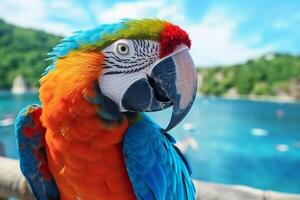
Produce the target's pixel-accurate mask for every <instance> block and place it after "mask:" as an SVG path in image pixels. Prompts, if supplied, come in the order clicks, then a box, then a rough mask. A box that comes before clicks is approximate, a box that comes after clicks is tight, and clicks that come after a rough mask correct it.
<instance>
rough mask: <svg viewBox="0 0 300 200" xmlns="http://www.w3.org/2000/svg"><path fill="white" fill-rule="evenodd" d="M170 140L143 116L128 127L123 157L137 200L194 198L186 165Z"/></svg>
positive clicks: (171, 139) (182, 199)
mask: <svg viewBox="0 0 300 200" xmlns="http://www.w3.org/2000/svg"><path fill="white" fill-rule="evenodd" d="M173 140H174V139H173V138H172V137H170V136H169V135H165V134H164V133H163V132H162V130H161V128H160V127H158V126H157V125H156V124H154V123H153V122H152V121H151V120H150V119H149V118H148V117H147V116H146V115H144V114H143V115H142V120H141V121H140V122H137V123H135V124H133V125H132V126H130V127H129V128H128V131H127V133H126V135H125V138H124V147H123V148H124V158H125V163H126V167H127V171H128V174H129V178H130V180H131V182H132V185H133V188H134V191H135V194H136V196H137V198H138V199H143V200H165V199H177V200H193V199H195V189H194V185H193V183H192V180H191V177H190V173H189V166H188V164H187V161H186V160H185V159H184V157H183V155H182V154H181V153H180V152H179V149H176V148H175V147H174V146H173V145H172V143H173V142H174V141H173Z"/></svg>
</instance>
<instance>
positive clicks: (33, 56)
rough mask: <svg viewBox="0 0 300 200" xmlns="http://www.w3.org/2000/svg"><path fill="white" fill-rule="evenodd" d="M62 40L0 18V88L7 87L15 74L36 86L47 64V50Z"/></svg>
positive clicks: (30, 84)
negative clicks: (8, 22)
mask: <svg viewBox="0 0 300 200" xmlns="http://www.w3.org/2000/svg"><path fill="white" fill-rule="evenodd" d="M60 39H61V37H59V36H55V35H52V34H48V33H45V32H43V31H37V30H32V29H25V28H19V27H16V26H13V25H10V24H7V23H5V22H4V21H2V20H0V88H9V87H11V85H12V82H13V80H14V78H15V77H16V76H17V75H22V76H23V77H24V78H25V80H26V81H27V83H28V85H29V86H31V87H37V86H38V84H39V83H38V80H39V78H40V75H41V74H42V72H43V71H44V69H45V67H46V66H47V64H48V63H46V62H45V58H46V57H47V55H46V54H47V53H48V52H49V51H50V50H51V48H52V47H54V45H55V44H56V43H57V42H58V41H59V40H60Z"/></svg>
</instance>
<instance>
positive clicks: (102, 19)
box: [0, 0, 300, 194]
mask: <svg viewBox="0 0 300 200" xmlns="http://www.w3.org/2000/svg"><path fill="white" fill-rule="evenodd" d="M144 17H156V18H162V19H167V20H170V21H171V22H173V23H176V24H178V25H180V26H181V27H182V28H183V29H185V30H187V32H188V33H189V35H190V37H191V40H192V48H191V53H192V57H193V58H194V61H195V63H196V65H197V72H198V80H199V95H198V97H197V99H196V101H195V104H194V106H193V108H192V110H191V111H190V113H189V114H188V116H187V117H186V119H185V120H184V121H183V122H182V123H181V124H180V125H179V126H178V127H176V128H175V129H173V130H171V134H172V135H174V136H175V137H176V138H177V139H178V140H179V146H180V147H181V148H182V149H183V150H184V153H185V154H186V156H187V157H188V159H189V160H190V162H191V165H192V167H193V177H194V178H196V179H200V180H204V181H211V182H218V183H226V184H240V185H247V186H252V187H256V188H260V189H266V190H275V191H281V192H290V193H298V194H300V170H299V169H300V103H299V100H300V56H299V55H300V25H299V24H300V1H298V0H289V1H282V0H253V1H243V0H239V1H238V0H153V1H129V0H125V1H124V0H123V1H120V0H109V1H96V0H65V1H59V0H30V1H29V0H28V1H17V0H0V155H4V156H6V157H11V158H18V156H17V152H16V145H15V138H14V127H13V124H14V119H15V117H16V115H17V113H18V111H19V110H20V109H21V108H22V107H24V106H25V105H27V104H31V103H38V102H39V100H38V94H37V88H38V86H39V82H38V80H39V78H40V75H41V74H42V72H43V70H44V69H45V67H46V66H47V65H48V64H49V63H47V62H46V61H44V59H45V58H46V57H47V56H46V54H47V52H49V51H50V50H51V48H52V47H53V46H54V45H55V44H57V43H58V41H59V40H60V39H61V38H62V37H64V36H66V35H69V34H71V33H72V32H73V31H75V30H81V29H89V28H94V27H95V26H97V25H99V24H103V23H111V22H117V21H118V20H120V19H122V18H144ZM151 116H152V117H153V118H154V120H155V121H157V122H159V123H160V124H161V125H162V126H165V125H166V124H167V123H168V122H169V119H170V110H166V111H163V112H159V113H153V114H151Z"/></svg>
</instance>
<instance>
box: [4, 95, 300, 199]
mask: <svg viewBox="0 0 300 200" xmlns="http://www.w3.org/2000/svg"><path fill="white" fill-rule="evenodd" d="M31 103H38V97H37V95H36V94H26V95H21V96H14V95H11V94H9V93H1V94H0V153H2V154H3V153H4V155H5V156H7V157H12V158H17V157H18V156H17V151H16V145H15V139H14V134H13V132H14V127H13V125H12V123H13V119H14V117H15V116H16V115H17V113H18V111H19V110H20V109H21V108H22V107H24V106H25V105H28V104H31ZM170 114H171V109H168V110H166V111H162V112H158V113H152V114H151V116H152V118H153V119H154V120H155V121H156V122H158V123H159V124H160V125H161V126H163V127H166V125H167V124H168V122H169V119H170ZM170 133H171V134H172V135H173V136H175V137H176V138H177V140H178V141H183V142H182V143H181V146H184V147H185V150H186V151H185V154H186V156H187V158H188V159H189V161H190V163H191V165H192V167H193V177H194V178H197V179H201V180H206V181H214V182H220V183H230V184H242V185H248V186H253V187H257V188H261V189H268V190H277V191H282V192H292V193H299V194H300V104H290V103H271V102H258V101H247V100H225V99H221V98H213V97H199V98H197V99H196V101H195V104H194V106H193V108H192V110H191V111H190V113H189V114H188V116H187V117H186V118H185V120H184V121H183V122H182V123H180V124H179V125H178V126H177V127H176V128H174V129H173V130H171V131H170Z"/></svg>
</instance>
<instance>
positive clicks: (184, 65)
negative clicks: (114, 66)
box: [122, 45, 197, 131]
mask: <svg viewBox="0 0 300 200" xmlns="http://www.w3.org/2000/svg"><path fill="white" fill-rule="evenodd" d="M196 77H197V76H196V71H195V65H194V62H193V60H192V58H191V56H190V54H189V50H188V48H187V47H186V46H185V45H182V46H181V48H179V49H178V50H177V51H175V52H174V53H172V54H171V55H169V56H167V57H165V58H163V59H161V60H159V62H158V63H157V64H155V65H154V66H153V68H152V70H151V71H150V72H149V74H148V79H146V78H142V79H139V80H138V81H136V82H135V83H134V84H132V85H131V86H130V87H129V88H128V90H127V91H126V93H125V95H124V97H123V101H122V102H123V107H124V108H125V109H126V110H131V111H134V110H140V111H146V112H149V111H157V110H162V109H164V108H167V107H169V106H171V105H173V112H172V117H171V120H170V122H169V124H168V126H167V128H166V129H165V131H168V130H170V129H172V128H173V127H175V126H176V125H177V124H178V123H179V122H181V121H182V120H183V118H184V117H185V116H186V114H187V113H188V112H189V110H190V108H191V106H192V104H193V102H194V100H195V97H196V94H197V78H196ZM134 93H135V94H136V93H137V94H138V96H137V95H133V94H134ZM133 96H134V97H133Z"/></svg>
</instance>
